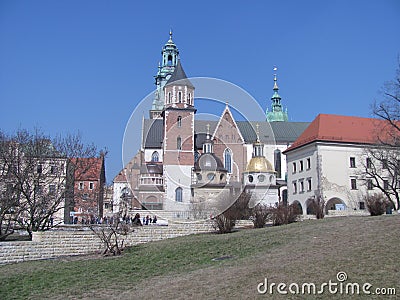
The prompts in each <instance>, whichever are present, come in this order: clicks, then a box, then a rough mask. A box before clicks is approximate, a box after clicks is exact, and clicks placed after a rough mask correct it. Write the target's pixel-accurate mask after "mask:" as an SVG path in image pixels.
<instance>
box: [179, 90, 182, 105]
mask: <svg viewBox="0 0 400 300" xmlns="http://www.w3.org/2000/svg"><path fill="white" fill-rule="evenodd" d="M178 102H179V103H182V92H179V93H178Z"/></svg>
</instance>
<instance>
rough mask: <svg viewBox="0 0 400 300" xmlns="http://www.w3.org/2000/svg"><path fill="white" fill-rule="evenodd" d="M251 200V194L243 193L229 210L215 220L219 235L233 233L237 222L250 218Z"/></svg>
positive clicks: (214, 224)
mask: <svg viewBox="0 0 400 300" xmlns="http://www.w3.org/2000/svg"><path fill="white" fill-rule="evenodd" d="M250 199H251V194H249V193H246V192H242V194H240V196H239V197H238V198H237V199H236V201H235V202H234V203H233V204H232V205H231V206H230V207H229V208H228V209H227V210H225V211H224V212H223V213H221V214H219V215H217V216H216V217H214V218H213V227H214V229H215V230H217V231H218V233H229V232H232V229H233V227H235V223H236V220H240V219H243V218H248V216H249V208H248V206H249V201H250Z"/></svg>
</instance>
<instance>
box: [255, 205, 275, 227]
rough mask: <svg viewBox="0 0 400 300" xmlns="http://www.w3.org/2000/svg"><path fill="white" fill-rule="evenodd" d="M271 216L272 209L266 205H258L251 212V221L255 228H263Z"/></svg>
mask: <svg viewBox="0 0 400 300" xmlns="http://www.w3.org/2000/svg"><path fill="white" fill-rule="evenodd" d="M269 216H270V209H269V207H267V206H266V205H265V204H261V203H259V204H257V205H256V206H254V207H253V209H252V210H251V219H252V221H253V224H254V228H263V227H264V226H265V223H267V220H268V218H269Z"/></svg>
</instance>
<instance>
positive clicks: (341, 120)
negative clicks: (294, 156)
mask: <svg viewBox="0 0 400 300" xmlns="http://www.w3.org/2000/svg"><path fill="white" fill-rule="evenodd" d="M385 124H386V123H385V121H383V120H379V119H372V118H361V117H349V116H339V115H327V114H319V115H318V116H317V117H316V118H315V119H314V121H313V122H312V123H311V124H310V125H309V126H308V127H307V128H306V130H304V132H303V133H302V134H301V135H300V136H299V138H298V139H297V140H296V141H295V142H294V143H293V144H292V145H291V146H290V147H289V148H288V149H287V150H286V151H284V152H289V151H291V150H293V149H296V148H299V147H301V146H304V145H307V144H309V143H312V142H315V141H326V142H338V143H356V144H376V143H377V142H378V138H377V137H378V128H384V127H385Z"/></svg>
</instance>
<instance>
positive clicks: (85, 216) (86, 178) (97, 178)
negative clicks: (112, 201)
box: [71, 155, 106, 222]
mask: <svg viewBox="0 0 400 300" xmlns="http://www.w3.org/2000/svg"><path fill="white" fill-rule="evenodd" d="M73 163H74V166H75V169H74V212H73V213H72V214H71V215H73V217H77V218H78V219H79V221H81V222H82V220H83V221H85V222H91V221H94V220H96V219H99V218H101V217H102V216H103V200H104V186H105V182H106V176H105V165H104V155H100V157H93V158H74V159H73Z"/></svg>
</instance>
